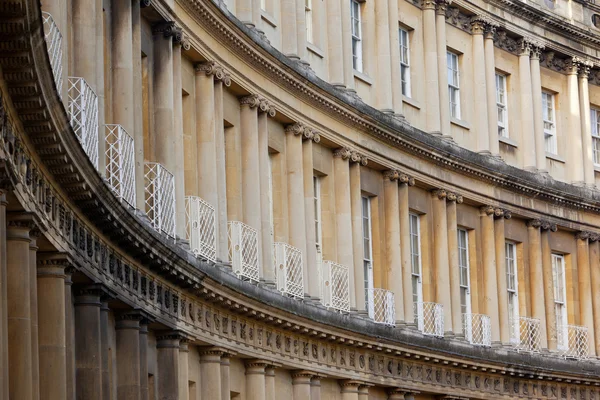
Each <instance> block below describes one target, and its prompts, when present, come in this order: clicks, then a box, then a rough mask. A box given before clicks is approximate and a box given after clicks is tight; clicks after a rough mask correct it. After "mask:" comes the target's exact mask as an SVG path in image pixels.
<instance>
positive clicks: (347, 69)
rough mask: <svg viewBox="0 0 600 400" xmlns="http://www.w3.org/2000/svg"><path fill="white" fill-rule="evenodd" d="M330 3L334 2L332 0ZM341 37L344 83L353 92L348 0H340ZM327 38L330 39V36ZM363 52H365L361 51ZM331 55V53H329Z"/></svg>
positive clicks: (350, 26)
mask: <svg viewBox="0 0 600 400" xmlns="http://www.w3.org/2000/svg"><path fill="white" fill-rule="evenodd" d="M330 3H335V1H332V2H330ZM341 15H342V25H341V27H342V37H341V41H340V43H341V44H342V49H343V51H344V58H343V63H344V84H345V86H346V88H347V89H348V90H350V91H351V92H354V67H353V65H352V25H351V17H350V1H345V0H342V8H341ZM329 40H332V38H331V37H330V38H329ZM363 54H365V52H363ZM330 57H331V54H330Z"/></svg>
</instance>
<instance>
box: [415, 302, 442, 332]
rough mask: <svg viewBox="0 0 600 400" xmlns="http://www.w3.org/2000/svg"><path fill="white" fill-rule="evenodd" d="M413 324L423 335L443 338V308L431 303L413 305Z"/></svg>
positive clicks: (440, 305)
mask: <svg viewBox="0 0 600 400" xmlns="http://www.w3.org/2000/svg"><path fill="white" fill-rule="evenodd" d="M414 313H415V323H416V324H417V329H419V331H421V333H423V334H424V335H429V336H436V337H443V336H444V306H443V305H442V304H439V303H432V302H416V303H414Z"/></svg>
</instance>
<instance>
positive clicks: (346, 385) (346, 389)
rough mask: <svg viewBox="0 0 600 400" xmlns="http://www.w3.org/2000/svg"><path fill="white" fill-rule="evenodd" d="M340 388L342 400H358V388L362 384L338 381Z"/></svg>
mask: <svg viewBox="0 0 600 400" xmlns="http://www.w3.org/2000/svg"><path fill="white" fill-rule="evenodd" d="M338 383H339V384H340V388H341V393H342V400H359V399H358V387H359V386H360V385H361V383H362V382H360V381H352V380H343V381H338ZM361 400H362V399H361Z"/></svg>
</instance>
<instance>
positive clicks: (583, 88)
mask: <svg viewBox="0 0 600 400" xmlns="http://www.w3.org/2000/svg"><path fill="white" fill-rule="evenodd" d="M590 69H591V65H590V63H589V62H582V63H581V64H579V109H580V110H581V113H580V114H581V141H582V144H583V147H582V150H583V178H584V182H585V184H586V185H587V186H594V185H595V176H594V156H593V150H592V149H593V145H592V127H591V121H590V112H589V111H590V91H589V87H588V76H589V75H590Z"/></svg>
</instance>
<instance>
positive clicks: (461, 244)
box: [456, 228, 473, 338]
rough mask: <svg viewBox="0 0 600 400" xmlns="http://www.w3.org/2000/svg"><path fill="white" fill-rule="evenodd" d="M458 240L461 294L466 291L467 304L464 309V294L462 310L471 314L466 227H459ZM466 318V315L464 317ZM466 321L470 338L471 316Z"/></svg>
mask: <svg viewBox="0 0 600 400" xmlns="http://www.w3.org/2000/svg"><path fill="white" fill-rule="evenodd" d="M456 235H457V242H458V246H457V247H458V275H459V284H460V291H461V295H462V292H463V291H464V293H465V304H464V309H463V304H462V296H461V305H460V312H461V313H462V314H463V315H465V314H471V276H470V275H471V266H470V261H469V258H470V257H469V231H467V230H466V229H464V228H458V230H457V232H456ZM463 250H464V257H463ZM462 270H465V272H466V282H463V278H462V272H463V271H462ZM463 318H465V317H463ZM465 321H466V324H465V325H466V326H465V328H466V332H464V334H465V337H467V338H470V337H472V334H473V326H472V323H473V320H472V318H471V317H470V315H469V317H466V319H465Z"/></svg>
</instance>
